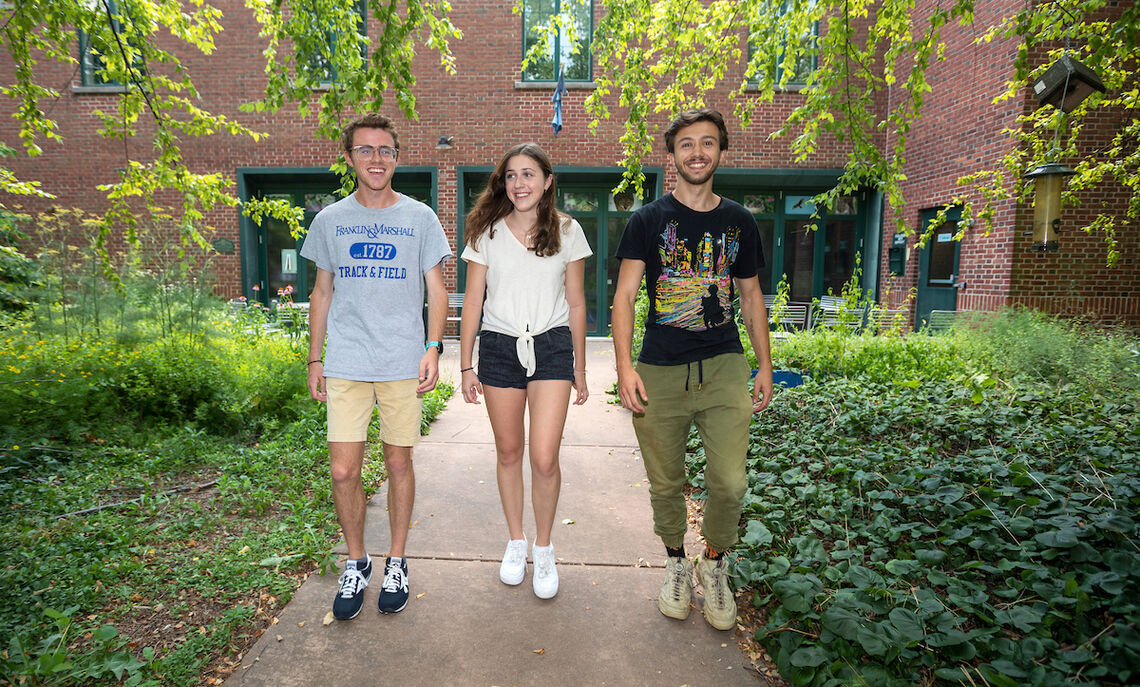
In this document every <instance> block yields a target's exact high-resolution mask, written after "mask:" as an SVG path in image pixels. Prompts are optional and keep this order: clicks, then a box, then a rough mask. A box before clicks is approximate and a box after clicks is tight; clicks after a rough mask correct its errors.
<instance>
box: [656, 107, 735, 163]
mask: <svg viewBox="0 0 1140 687" xmlns="http://www.w3.org/2000/svg"><path fill="white" fill-rule="evenodd" d="M697 122H712V123H713V124H715V125H716V129H717V132H718V133H719V134H720V136H719V138H720V149H721V150H728V129H727V128H726V127H725V125H724V115H722V114H721V113H719V112H717V111H716V110H712V109H709V108H707V107H705V108H701V109H699V110H685V111H684V112H681V113H680V114H678V115H677V116H676V117H675V118H674V119H673V121H672V122H670V123H669V128H668V129H666V130H665V151H666V152H668V153H670V154H672V153H673V142H674V141H676V140H677V132H679V131H680V130H681V129H684V128H685V127H687V126H692V125H693V124H696V123H697Z"/></svg>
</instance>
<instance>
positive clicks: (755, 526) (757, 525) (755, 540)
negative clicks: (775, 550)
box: [740, 520, 772, 548]
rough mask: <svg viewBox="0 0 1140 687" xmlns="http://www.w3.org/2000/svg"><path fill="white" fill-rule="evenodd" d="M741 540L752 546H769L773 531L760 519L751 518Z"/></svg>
mask: <svg viewBox="0 0 1140 687" xmlns="http://www.w3.org/2000/svg"><path fill="white" fill-rule="evenodd" d="M740 540H741V541H742V542H743V543H744V544H745V545H746V546H750V547H752V548H756V547H759V546H767V545H768V544H771V543H772V532H771V531H769V530H768V528H767V527H766V526H765V525H764V523H762V522H760V521H759V520H749V521H748V525H747V527H745V528H744V536H743V537H741V538H740Z"/></svg>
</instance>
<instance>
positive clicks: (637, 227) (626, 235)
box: [614, 211, 649, 262]
mask: <svg viewBox="0 0 1140 687" xmlns="http://www.w3.org/2000/svg"><path fill="white" fill-rule="evenodd" d="M614 255H615V256H616V257H618V258H622V259H626V258H630V259H633V260H641V261H643V262H648V261H649V260H648V256H647V254H646V250H645V213H644V212H642V211H638V212H635V213H633V216H631V217H630V218H629V221H628V222H626V224H625V231H623V232H622V233H621V240H619V241H618V246H617V251H616V252H615V253H614Z"/></svg>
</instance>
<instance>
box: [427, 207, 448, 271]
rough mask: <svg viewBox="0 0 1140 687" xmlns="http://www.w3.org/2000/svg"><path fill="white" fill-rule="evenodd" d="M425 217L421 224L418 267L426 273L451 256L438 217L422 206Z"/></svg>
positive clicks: (445, 235)
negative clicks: (421, 241) (422, 234)
mask: <svg viewBox="0 0 1140 687" xmlns="http://www.w3.org/2000/svg"><path fill="white" fill-rule="evenodd" d="M424 208H425V212H424V214H425V218H424V222H423V223H422V224H421V226H422V227H423V228H424V240H423V243H421V244H420V245H421V246H422V249H421V250H420V269H421V270H422V271H423V272H424V273H427V272H428V271H429V270H431V269H432V268H433V267H435V266H436V265H438V264H439V263H441V262H443V261H444V260H446V259H448V258H450V257H451V246H449V245H448V243H447V234H444V233H443V225H442V224H440V223H439V217H437V216H436V214H435V213H434V212H432V210H431V208H429V207H427V206H426V205H425V206H424Z"/></svg>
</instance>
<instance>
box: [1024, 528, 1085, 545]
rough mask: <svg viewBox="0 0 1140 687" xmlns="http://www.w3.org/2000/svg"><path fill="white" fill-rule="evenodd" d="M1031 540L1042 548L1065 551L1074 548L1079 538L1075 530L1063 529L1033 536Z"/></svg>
mask: <svg viewBox="0 0 1140 687" xmlns="http://www.w3.org/2000/svg"><path fill="white" fill-rule="evenodd" d="M1033 540H1034V541H1036V542H1037V543H1038V544H1041V545H1042V546H1048V547H1051V548H1055V549H1067V548H1070V547H1073V546H1076V545H1077V542H1078V541H1079V538H1078V533H1077V530H1076V529H1075V528H1072V527H1065V528H1062V529H1058V530H1053V531H1051V532H1042V533H1041V534H1038V535H1035V536H1034V537H1033Z"/></svg>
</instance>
